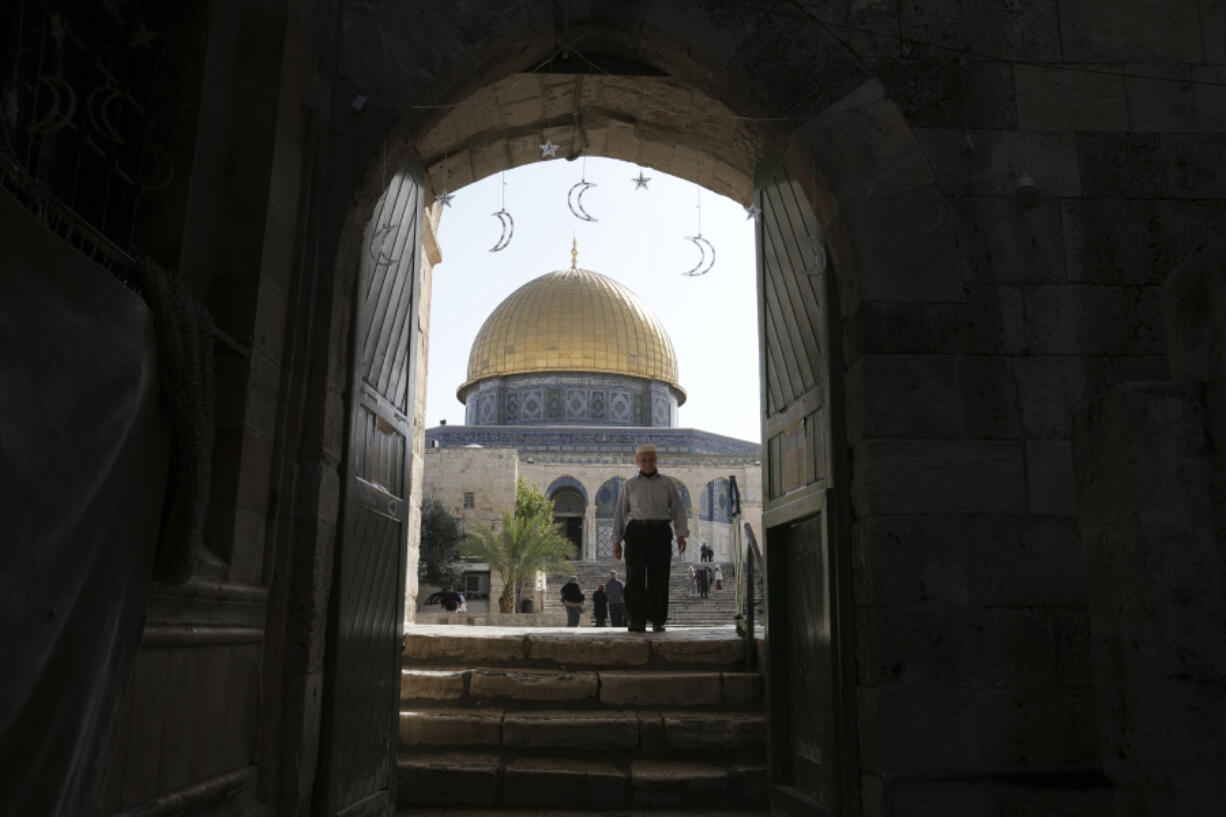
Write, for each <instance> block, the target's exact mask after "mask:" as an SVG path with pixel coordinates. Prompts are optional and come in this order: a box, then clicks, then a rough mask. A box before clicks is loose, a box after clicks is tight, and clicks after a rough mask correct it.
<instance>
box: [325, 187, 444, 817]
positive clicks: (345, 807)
mask: <svg viewBox="0 0 1226 817" xmlns="http://www.w3.org/2000/svg"><path fill="white" fill-rule="evenodd" d="M421 191H422V186H421V174H420V173H417V172H415V173H412V174H410V173H403V174H401V175H400V176H399V177H397V178H396V179H394V180H393V181H392V183H391V184H390V185H389V187H388V189H387V191H386V192H385V193H384V195H383V197H382V198H381V199H380V201H379V203H378V204H377V205H376V207H375V210H374V215H373V217H372V219H371V222H370V224H369V225H368V226H367V229H366V234H365V236H364V241H365V246H366V250H367V251H366V252H364V253H362V255H361V258H360V262H359V269H358V283H357V287H358V288H357V293H356V298H355V300H356V302H357V310H356V312H357V314H356V316H355V320H354V331H353V338H354V353H353V370H352V381H351V387H350V400H351V403H350V407H349V412H350V433H349V440H348V444H347V448H346V467H345V481H344V511H343V518H342V521H341V524H340V526H339V529H340V535H339V536H338V541H337V553H336V561H335V571H336V572H335V576H334V580H333V600H332V603H331V605H330V612H329V630H328V655H327V678H328V683H327V686H326V687H325V695H324V712H323V740H322V746H321V749H320V754H321V761H320V764H321V770H322V774H321V777H320V783H319V786H318V795H317V803H316V806H317V811H318V812H320V813H321V814H324V815H328V817H333V815H344V817H359V816H364V815H390V814H392V813H393V810H394V804H395V782H396V744H397V729H396V725H397V713H396V710H397V702H398V700H399V693H400V685H399V681H400V651H401V646H400V636H401V628H402V626H403V624H402V623H403V620H404V616H403V606H404V570H405V559H406V555H407V554H406V549H407V540H408V536H407V529H406V525H407V523H408V503H407V502H406V499H407V498H408V495H409V492H410V491H411V490H412V486H411V485H410V484H409V467H410V456H409V451H410V440H411V439H412V424H411V420H410V419H409V416H408V409H409V406H408V395H409V393H410V383H411V381H412V376H411V367H412V360H413V352H412V349H411V348H410V343H411V342H412V339H413V337H414V336H415V335H416V331H417V326H416V324H415V322H414V315H415V312H416V310H415V309H414V305H415V303H416V299H417V297H418V294H417V293H418V290H419V284H420V270H419V267H418V261H419V259H420V249H419V247H418V236H419V234H420V227H421V218H422V213H421V208H422V195H421Z"/></svg>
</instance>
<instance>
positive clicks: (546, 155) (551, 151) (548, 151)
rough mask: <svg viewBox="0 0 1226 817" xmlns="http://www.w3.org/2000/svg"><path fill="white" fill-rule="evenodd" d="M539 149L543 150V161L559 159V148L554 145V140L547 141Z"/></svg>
mask: <svg viewBox="0 0 1226 817" xmlns="http://www.w3.org/2000/svg"><path fill="white" fill-rule="evenodd" d="M538 147H540V149H541V158H542V159H556V158H558V146H557V145H555V144H554V143H553V140H552V139H546V140H545V142H544V144H541V145H539V146H538Z"/></svg>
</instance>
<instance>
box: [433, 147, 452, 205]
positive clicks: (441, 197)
mask: <svg viewBox="0 0 1226 817" xmlns="http://www.w3.org/2000/svg"><path fill="white" fill-rule="evenodd" d="M454 198H455V193H452V192H450V191H448V190H447V152H446V151H443V192H442V193H436V194H435V196H434V200H435V201H437V202H438V203H439V204H441V205H443V206H444V207H450V206H451V200H452V199H454Z"/></svg>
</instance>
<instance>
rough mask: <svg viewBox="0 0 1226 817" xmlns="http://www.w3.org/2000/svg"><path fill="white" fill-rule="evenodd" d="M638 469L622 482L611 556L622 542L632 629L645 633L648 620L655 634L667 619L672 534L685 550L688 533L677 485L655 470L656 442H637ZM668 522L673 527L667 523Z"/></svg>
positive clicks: (615, 555) (617, 552)
mask: <svg viewBox="0 0 1226 817" xmlns="http://www.w3.org/2000/svg"><path fill="white" fill-rule="evenodd" d="M634 461H635V463H636V464H637V465H638V467H639V472H638V473H637V474H635V475H634V476H632V477H631V478H630V479H628V480H626V481H625V482H624V483H623V484H622V490H621V497H619V498H618V500H617V510H616V511H615V512H614V514H613V558H614V559H620V558H621V557H622V542H623V541H624V542H625V545H626V610H627V612H628V613H629V618H630V622H629V624H628V625H627V627H626V629H628V630H629V631H630V632H632V633H644V632H647V621H648V620H650V621H651V629H652V630H654V631H655V632H657V633H660V632H663V631H664V622H666V621H667V620H668V573H669V569H670V567H671V561H672V553H673V546H672V539H673V533H674V532H675V533H676V535H677V552H678V553H681V554H684V553H685V538H686V537H687V536H689V535H690V529H689V522H688V520H687V519H686V515H685V504H684V503H683V502H682V501H681V493H680V492H679V491H678V490H677V484H676V483H675V482H673V481H672V480H671V479H669V478H668V477H666V476H663V475H662V474H661V473H660V472H659V471H657V470H656V447H655V446H654V445H640V446H639V447H638V448H636V449H635V451H634ZM670 524H671V526H672V530H670V529H669V526H670Z"/></svg>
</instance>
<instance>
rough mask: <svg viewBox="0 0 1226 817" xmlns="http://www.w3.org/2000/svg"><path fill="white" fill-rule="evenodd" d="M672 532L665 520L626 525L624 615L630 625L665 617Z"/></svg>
mask: <svg viewBox="0 0 1226 817" xmlns="http://www.w3.org/2000/svg"><path fill="white" fill-rule="evenodd" d="M672 555H673V531H672V527H671V526H670V525H669V524H668V523H667V522H642V521H640V520H638V519H632V520H630V522H629V523H628V524H627V525H626V615H627V618H628V619H629V621H628V622H627V623H628V625H629V626H630V627H642V626H645V625H646V623H647V622H648V621H651V622H652V623H654V624H661V625H662V624H664V622H665V621H666V620H667V619H668V571H669V564H670V561H671V559H672Z"/></svg>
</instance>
